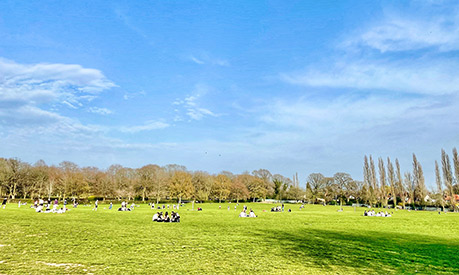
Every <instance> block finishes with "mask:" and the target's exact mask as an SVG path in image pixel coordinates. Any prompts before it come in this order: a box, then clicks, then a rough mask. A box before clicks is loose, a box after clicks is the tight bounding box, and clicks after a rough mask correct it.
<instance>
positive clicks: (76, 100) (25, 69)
mask: <svg viewBox="0 0 459 275" xmlns="http://www.w3.org/2000/svg"><path fill="white" fill-rule="evenodd" d="M112 87H115V84H114V83H113V82H111V81H110V80H108V79H107V78H106V77H105V76H104V75H103V74H102V72H100V71H99V70H96V69H89V68H84V67H82V66H81V65H74V64H73V65H72V64H70V65H69V64H50V63H39V64H19V63H16V62H13V61H10V60H6V59H0V106H4V108H5V109H8V110H9V111H8V112H1V113H0V121H1V124H2V125H3V126H11V125H16V124H15V123H11V122H12V121H15V122H16V123H17V122H18V121H22V122H23V123H27V122H31V123H32V122H33V123H35V122H37V121H40V123H42V124H43V123H44V124H46V123H57V122H63V121H64V120H66V119H65V117H63V116H62V115H60V114H58V113H57V112H56V111H51V110H50V109H52V108H51V107H53V106H56V105H61V106H67V107H70V108H72V109H77V108H80V107H82V106H83V103H84V102H87V101H91V100H92V99H93V98H94V97H97V95H98V94H99V93H101V92H102V91H104V90H108V89H110V88H112ZM13 114H14V116H15V117H13V116H12V115H13ZM66 123H69V120H66ZM23 126H24V127H25V126H27V125H23Z"/></svg>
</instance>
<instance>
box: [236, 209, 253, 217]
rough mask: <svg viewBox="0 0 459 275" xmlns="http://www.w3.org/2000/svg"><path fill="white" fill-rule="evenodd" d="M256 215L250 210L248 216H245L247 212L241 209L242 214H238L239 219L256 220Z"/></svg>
mask: <svg viewBox="0 0 459 275" xmlns="http://www.w3.org/2000/svg"><path fill="white" fill-rule="evenodd" d="M256 217H257V215H255V213H254V212H253V210H252V209H250V212H249V214H247V210H245V209H243V210H242V212H241V213H240V214H239V218H256Z"/></svg>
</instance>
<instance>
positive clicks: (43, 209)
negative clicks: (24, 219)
mask: <svg viewBox="0 0 459 275" xmlns="http://www.w3.org/2000/svg"><path fill="white" fill-rule="evenodd" d="M66 204H67V201H66V200H65V201H64V207H61V208H59V202H58V200H57V199H56V200H54V203H51V200H47V201H46V203H45V201H44V200H43V199H39V200H36V201H35V202H34V204H33V205H32V206H31V208H35V212H37V213H57V214H62V213H65V212H66V211H68V209H67V208H66Z"/></svg>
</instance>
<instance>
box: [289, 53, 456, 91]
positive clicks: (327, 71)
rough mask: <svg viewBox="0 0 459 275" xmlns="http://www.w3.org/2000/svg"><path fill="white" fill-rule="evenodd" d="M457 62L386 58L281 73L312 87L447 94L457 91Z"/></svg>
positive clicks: (349, 61)
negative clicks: (392, 59) (387, 59)
mask: <svg viewBox="0 0 459 275" xmlns="http://www.w3.org/2000/svg"><path fill="white" fill-rule="evenodd" d="M457 71H459V62H458V61H457V60H455V59H454V58H450V59H436V60H430V59H426V58H419V59H411V60H409V61H407V60H399V61H386V60H375V59H360V60H359V59H357V60H353V59H351V60H340V61H338V62H335V64H334V65H332V66H331V67H326V68H323V69H317V67H314V68H308V69H306V70H305V71H304V72H297V73H283V74H282V75H281V78H282V79H283V80H284V81H286V82H288V83H291V84H298V85H305V86H311V87H332V88H354V89H366V90H375V89H380V90H390V91H397V92H403V93H420V94H433V95H439V94H450V93H455V92H457V91H459V75H458V74H456V73H455V72H457Z"/></svg>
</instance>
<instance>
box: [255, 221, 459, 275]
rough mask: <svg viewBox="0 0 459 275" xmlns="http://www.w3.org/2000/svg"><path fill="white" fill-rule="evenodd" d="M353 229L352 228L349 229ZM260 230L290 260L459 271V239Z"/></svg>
mask: <svg viewBox="0 0 459 275" xmlns="http://www.w3.org/2000/svg"><path fill="white" fill-rule="evenodd" d="M350 231H351V230H350ZM366 233H367V234H364V233H352V232H339V231H327V230H317V229H310V230H305V229H303V230H301V231H296V232H287V231H284V232H283V231H275V232H274V231H260V232H258V234H257V235H259V236H260V237H262V238H263V239H264V241H265V242H272V243H271V244H270V245H272V246H277V247H278V248H279V249H280V251H282V252H283V255H284V256H285V257H288V260H289V261H298V262H301V264H303V265H315V266H317V267H321V268H323V269H324V272H327V269H328V270H330V269H333V270H336V269H337V268H338V269H342V271H343V272H352V271H354V272H358V273H361V272H364V273H417V272H419V273H422V274H426V273H428V274H433V273H435V274H438V273H451V274H459V254H458V251H459V242H457V241H455V240H445V239H441V238H433V237H428V236H422V235H418V234H409V235H408V234H397V233H391V234H388V233H381V232H366Z"/></svg>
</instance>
